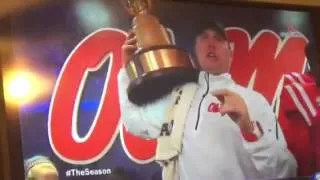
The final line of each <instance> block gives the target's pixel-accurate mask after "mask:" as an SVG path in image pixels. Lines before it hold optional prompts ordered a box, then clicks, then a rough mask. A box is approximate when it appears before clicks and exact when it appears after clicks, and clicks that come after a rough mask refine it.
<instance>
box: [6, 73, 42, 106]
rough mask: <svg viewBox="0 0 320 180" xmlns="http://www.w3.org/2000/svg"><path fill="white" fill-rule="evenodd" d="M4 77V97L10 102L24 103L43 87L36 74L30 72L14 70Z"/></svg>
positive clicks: (37, 93)
mask: <svg viewBox="0 0 320 180" xmlns="http://www.w3.org/2000/svg"><path fill="white" fill-rule="evenodd" d="M5 77H6V78H5V83H4V84H5V86H4V88H5V99H6V101H7V102H8V103H10V104H12V103H13V104H26V103H28V102H30V101H31V100H33V99H34V98H35V97H36V96H37V95H39V92H40V90H41V89H42V88H43V87H41V86H40V83H39V81H40V80H39V79H37V76H36V75H34V74H31V73H27V72H14V73H10V75H8V76H5Z"/></svg>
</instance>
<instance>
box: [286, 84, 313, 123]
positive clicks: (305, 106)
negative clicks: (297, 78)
mask: <svg viewBox="0 0 320 180" xmlns="http://www.w3.org/2000/svg"><path fill="white" fill-rule="evenodd" d="M289 86H290V87H291V88H292V89H293V91H294V94H295V95H296V97H297V98H298V101H299V102H300V104H301V105H302V107H303V109H304V110H305V111H306V112H307V115H308V117H309V119H310V120H312V113H311V112H310V110H309V108H308V106H307V104H306V102H305V101H304V100H303V97H302V96H301V94H300V92H299V90H298V89H297V88H296V87H295V86H294V85H289ZM302 87H303V86H302ZM290 97H291V96H290ZM291 98H293V97H291ZM292 100H293V99H292ZM297 109H298V108H297ZM298 110H299V109H298ZM300 113H302V112H301V111H300ZM306 122H307V121H306Z"/></svg>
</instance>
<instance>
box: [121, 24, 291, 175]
mask: <svg viewBox="0 0 320 180" xmlns="http://www.w3.org/2000/svg"><path fill="white" fill-rule="evenodd" d="M135 44H136V40H135V37H134V34H133V33H129V36H128V39H127V41H126V43H125V44H124V45H123V48H122V52H123V65H125V64H126V63H127V62H128V60H129V59H130V58H131V55H132V53H133V52H134V51H135V50H136V49H137V47H136V45H135ZM194 51H195V55H196V58H197V62H198V64H199V66H200V67H199V69H200V70H201V71H200V73H199V77H198V84H197V90H196V92H195V93H194V95H193V96H192V101H191V103H190V106H188V107H189V108H188V109H187V110H186V111H187V115H186V118H185V124H184V130H183V137H182V142H181V143H182V150H181V152H180V153H179V157H178V163H177V169H178V174H179V177H178V178H176V179H181V180H186V179H203V180H211V179H230V180H232V179H237V180H241V179H258V178H264V179H266V178H267V179H272V178H283V177H292V176H295V175H296V162H295V159H294V158H293V156H292V155H291V153H290V152H289V151H288V150H287V147H286V142H285V141H284V139H281V141H278V140H277V139H276V136H275V127H276V119H275V115H274V114H273V112H272V109H271V108H270V107H269V104H268V102H267V101H266V100H265V98H264V97H263V96H262V95H261V94H259V93H257V92H254V91H253V90H250V89H247V88H244V87H241V86H239V85H237V84H236V83H235V82H234V81H233V80H232V78H231V76H230V74H229V73H228V72H229V69H230V66H231V62H232V50H231V48H230V45H229V42H228V40H227V37H226V35H225V32H224V30H222V29H221V28H219V26H217V25H216V24H215V23H213V24H211V25H210V26H208V27H206V28H204V29H202V31H201V32H200V34H198V35H197V37H196V40H195V47H194ZM118 81H119V96H120V106H121V114H122V117H121V118H122V121H123V122H124V123H125V125H126V127H127V129H128V130H129V131H130V132H131V133H133V134H135V135H137V136H140V137H143V138H159V135H160V133H161V129H162V124H163V123H164V122H165V119H166V113H167V111H168V109H170V108H172V106H171V105H170V101H171V98H170V97H171V96H170V95H168V96H165V97H163V98H161V99H159V100H157V101H156V102H154V103H151V104H148V105H146V106H143V107H139V106H135V105H134V104H132V103H131V102H130V101H129V100H128V97H127V94H126V88H127V87H128V83H129V80H128V77H127V74H126V71H125V70H124V68H123V69H121V70H120V73H119V77H118ZM248 133H251V134H255V140H254V141H253V142H251V141H250V142H249V141H247V140H246V139H245V138H244V136H243V135H242V134H248Z"/></svg>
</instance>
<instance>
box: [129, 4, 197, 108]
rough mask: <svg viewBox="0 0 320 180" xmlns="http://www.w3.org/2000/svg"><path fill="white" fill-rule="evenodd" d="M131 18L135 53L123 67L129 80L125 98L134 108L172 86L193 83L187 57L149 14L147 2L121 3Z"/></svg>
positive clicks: (165, 91) (163, 92)
mask: <svg viewBox="0 0 320 180" xmlns="http://www.w3.org/2000/svg"><path fill="white" fill-rule="evenodd" d="M123 3H124V5H125V8H126V9H127V11H128V12H129V13H130V14H131V15H132V16H134V18H133V28H132V29H133V32H134V34H135V35H136V43H137V47H138V50H137V51H135V52H134V54H133V56H132V58H131V59H130V60H129V61H128V62H127V63H126V65H125V68H126V71H127V73H128V75H129V78H130V84H129V87H128V90H127V92H128V98H129V100H130V101H131V102H133V103H135V104H137V105H143V104H146V103H149V102H152V101H154V100H156V99H158V98H160V97H161V96H163V95H165V94H168V93H169V92H171V91H172V89H173V88H174V87H175V86H178V85H182V84H184V83H186V82H194V81H197V73H196V72H197V71H196V70H195V68H194V67H193V65H192V62H191V58H190V56H189V53H187V52H185V51H183V50H181V49H179V48H177V47H176V46H174V44H173V43H172V42H171V40H170V38H169V35H168V33H167V31H166V28H164V27H163V26H162V25H161V24H160V22H159V20H158V19H157V18H156V17H155V16H153V15H152V14H151V13H150V11H151V6H152V1H151V0H123Z"/></svg>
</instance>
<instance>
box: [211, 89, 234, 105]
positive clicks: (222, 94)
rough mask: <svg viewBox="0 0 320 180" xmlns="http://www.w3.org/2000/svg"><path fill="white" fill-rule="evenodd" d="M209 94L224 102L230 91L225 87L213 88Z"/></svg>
mask: <svg viewBox="0 0 320 180" xmlns="http://www.w3.org/2000/svg"><path fill="white" fill-rule="evenodd" d="M211 94H212V95H213V96H215V97H216V98H217V99H218V100H219V101H221V102H222V103H224V100H225V96H228V95H229V94H230V91H229V90H226V89H221V90H215V91H213V92H212V93H211Z"/></svg>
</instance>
